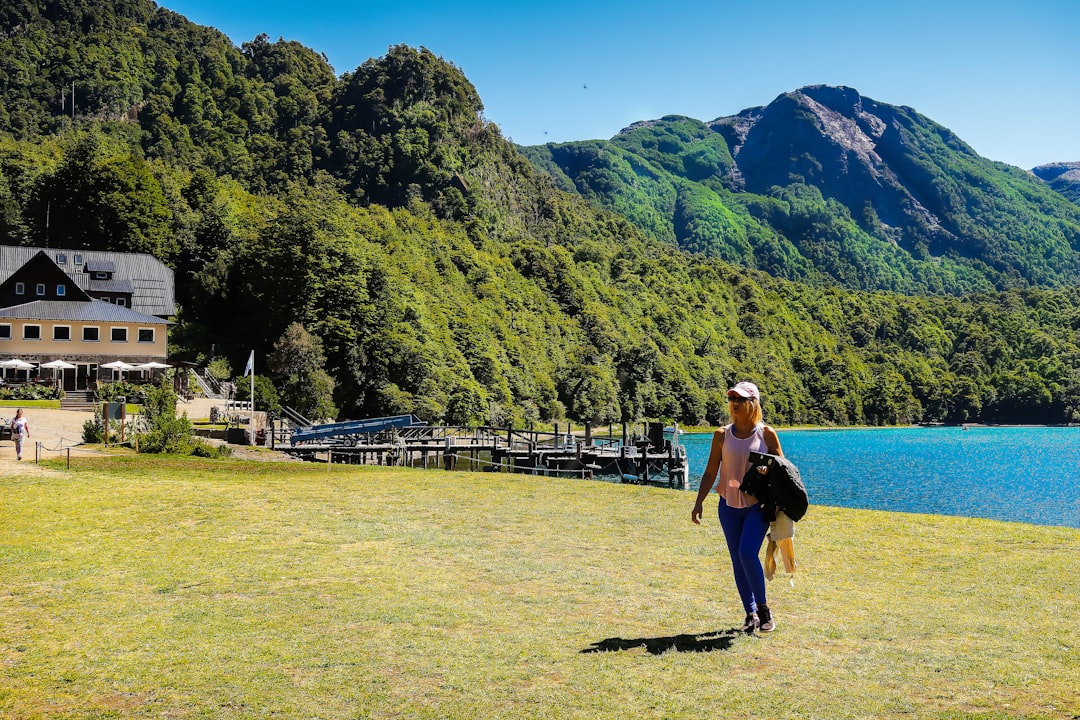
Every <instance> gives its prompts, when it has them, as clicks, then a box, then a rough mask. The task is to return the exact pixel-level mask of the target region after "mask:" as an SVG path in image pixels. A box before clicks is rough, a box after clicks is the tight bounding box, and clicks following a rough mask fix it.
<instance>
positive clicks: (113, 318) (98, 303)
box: [0, 300, 169, 325]
mask: <svg viewBox="0 0 1080 720" xmlns="http://www.w3.org/2000/svg"><path fill="white" fill-rule="evenodd" d="M7 318H12V319H19V320H66V321H69V322H115V323H131V324H139V325H168V324H169V321H167V320H162V319H161V318H159V317H157V316H156V315H147V314H146V313H141V312H139V311H137V310H132V309H131V308H126V307H121V306H120V305H113V304H112V303H107V302H105V301H104V300H91V301H89V302H86V301H83V300H78V301H71V300H35V301H34V302H28V303H23V304H22V305H13V306H12V307H6V308H0V320H4V319H7Z"/></svg>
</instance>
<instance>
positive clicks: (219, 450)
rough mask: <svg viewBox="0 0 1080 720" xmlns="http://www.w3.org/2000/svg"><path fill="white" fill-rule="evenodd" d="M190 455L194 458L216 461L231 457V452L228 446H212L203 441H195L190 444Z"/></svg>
mask: <svg viewBox="0 0 1080 720" xmlns="http://www.w3.org/2000/svg"><path fill="white" fill-rule="evenodd" d="M191 454H192V455H194V456H196V457H203V458H210V459H211V460H217V459H220V458H227V457H232V454H233V451H232V448H230V447H229V446H228V445H212V444H210V443H208V442H206V441H204V440H198V439H196V440H195V441H194V443H193V444H192V447H191Z"/></svg>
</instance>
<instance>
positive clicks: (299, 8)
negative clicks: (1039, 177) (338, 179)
mask: <svg viewBox="0 0 1080 720" xmlns="http://www.w3.org/2000/svg"><path fill="white" fill-rule="evenodd" d="M159 4H161V5H163V6H164V7H167V8H169V9H170V10H174V11H176V12H178V13H180V14H181V15H184V16H185V17H187V18H188V19H189V20H191V21H192V22H195V23H198V24H200V25H210V26H212V27H215V28H217V29H219V30H221V31H222V32H224V33H225V34H226V35H228V36H229V38H230V39H231V40H232V41H233V42H234V43H235V44H236V45H241V44H242V43H244V42H247V41H250V40H252V39H254V38H255V37H256V36H257V35H259V34H260V33H266V34H267V35H269V36H270V39H271V40H277V39H278V38H284V39H286V40H296V41H298V42H300V43H302V44H304V45H306V46H308V47H310V48H312V49H314V50H316V51H318V52H321V53H324V54H325V55H326V57H327V58H328V59H329V61H330V64H331V65H332V66H333V68H334V70H335V71H336V72H337V73H338V74H339V75H340V74H342V73H345V72H350V71H352V70H355V69H356V68H357V67H358V66H359V65H360V64H362V63H363V62H364V61H366V60H367V59H369V58H373V57H381V56H382V55H385V54H386V51H387V49H388V48H389V47H390V46H391V45H396V44H399V43H405V44H408V45H411V46H413V47H420V46H423V47H426V48H427V49H429V50H431V51H432V52H433V53H435V54H436V55H439V56H441V57H443V58H444V59H446V60H448V61H450V62H452V63H453V64H454V65H456V66H457V67H459V68H461V69H462V70H463V71H464V73H465V75H466V77H467V78H468V79H469V80H470V81H471V82H472V83H473V85H475V86H476V89H477V91H478V92H479V93H480V98H481V99H482V101H483V103H484V108H485V109H484V116H485V118H487V119H488V120H490V121H491V122H494V123H496V124H497V125H498V126H499V127H500V128H501V129H502V132H503V135H505V136H506V137H508V138H510V139H511V140H513V141H514V142H516V143H518V144H520V145H535V144H541V143H545V142H568V141H571V140H589V139H596V138H605V139H606V138H610V137H612V136H613V135H615V134H616V133H618V132H619V130H621V129H622V128H624V127H626V126H627V125H629V124H631V123H633V122H635V121H638V120H652V119H656V118H660V117H662V116H664V115H687V116H689V117H693V118H697V119H698V120H704V121H709V120H713V119H715V118H718V117H723V116H726V115H733V114H735V113H737V112H739V111H740V110H743V109H745V108H748V107H754V106H758V105H766V104H768V103H769V102H770V101H772V100H773V99H774V98H775V97H776V96H777V95H780V94H781V93H784V92H788V91H790V90H795V89H798V88H800V87H803V86H805V85H814V84H820V83H824V84H828V85H847V86H849V87H852V88H855V89H856V90H858V91H859V92H860V93H861V94H862V95H864V96H866V97H870V98H873V99H875V100H878V101H880V102H884V103H888V104H891V105H907V106H910V107H912V108H914V109H915V110H916V111H918V112H919V113H921V114H923V115H925V116H927V117H929V118H930V119H932V120H934V121H936V122H938V123H941V124H942V125H945V126H946V127H948V128H950V129H951V130H953V131H954V132H955V133H956V134H957V135H959V136H960V138H961V139H963V140H964V141H965V142H967V143H968V144H969V145H971V146H972V147H973V148H974V149H975V151H976V152H978V153H979V154H980V155H983V156H984V157H987V158H990V159H992V160H999V161H1001V162H1007V163H1010V164H1012V165H1017V166H1020V167H1023V168H1031V167H1034V166H1036V165H1042V164H1044V163H1049V162H1055V161H1080V122H1078V121H1080V0H1022V1H1021V0H907V1H906V2H892V1H889V0H885V1H879V2H867V1H866V0H738V1H730V0H713V2H700V3H699V2H682V3H679V2H654V1H652V0H621V1H620V2H613V1H612V0H597V1H595V2H594V1H590V0H539V1H537V2H528V3H526V2H519V1H515V0H509V1H503V2H498V1H494V0H441V1H440V0H414V1H411V2H410V0H395V1H393V2H391V1H389V0H387V1H385V2H375V1H373V0H304V1H303V2H297V1H296V0H261V1H255V0H160V1H159Z"/></svg>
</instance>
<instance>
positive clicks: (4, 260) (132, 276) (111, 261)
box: [0, 245, 176, 317]
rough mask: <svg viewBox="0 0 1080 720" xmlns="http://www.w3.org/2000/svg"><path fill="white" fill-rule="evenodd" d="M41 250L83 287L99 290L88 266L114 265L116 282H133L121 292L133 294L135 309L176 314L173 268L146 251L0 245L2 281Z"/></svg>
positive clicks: (132, 304)
mask: <svg viewBox="0 0 1080 720" xmlns="http://www.w3.org/2000/svg"><path fill="white" fill-rule="evenodd" d="M39 251H44V252H45V254H46V255H48V256H49V257H50V258H52V260H53V262H55V263H56V264H57V265H58V266H59V267H60V269H61V270H63V271H64V272H65V273H67V275H68V277H70V278H71V279H72V280H74V281H75V284H76V285H78V286H79V287H80V288H82V289H83V290H91V291H92V290H95V289H97V286H95V285H93V283H94V277H93V275H92V274H91V273H88V272H86V271H85V270H86V267H87V266H88V265H91V264H93V265H94V266H95V267H99V266H101V265H102V264H107V265H112V266H114V267H115V268H116V270H115V272H114V273H113V277H112V280H113V281H114V282H120V281H129V282H130V283H131V289H130V290H120V291H119V292H131V293H132V298H131V307H132V309H134V310H137V311H139V312H143V313H146V314H147V315H158V316H160V317H170V316H172V315H175V314H176V293H175V286H174V280H173V271H172V270H171V269H170V268H169V267H168V266H167V265H165V263H163V262H161V261H160V260H158V259H157V258H155V257H154V256H153V255H147V254H146V253H122V252H109V251H105V250H72V249H70V248H42V247H23V246H17V245H0V283H2V282H4V281H5V280H7V279H8V278H9V277H11V275H12V274H13V273H14V272H15V271H16V270H18V269H19V268H21V267H22V266H23V265H25V264H26V263H27V261H29V260H30V258H32V257H34V255H37V253H38V252H39ZM76 255H78V256H79V259H80V260H81V261H82V264H80V265H76V264H75V256H76ZM61 256H63V259H64V262H63V263H61V262H58V260H59V259H60V257H61ZM97 282H98V283H101V282H102V281H101V280H98V281H97Z"/></svg>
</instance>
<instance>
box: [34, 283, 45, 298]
mask: <svg viewBox="0 0 1080 720" xmlns="http://www.w3.org/2000/svg"><path fill="white" fill-rule="evenodd" d="M35 289H36V290H37V296H38V297H45V283H38V284H37V288H35Z"/></svg>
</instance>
